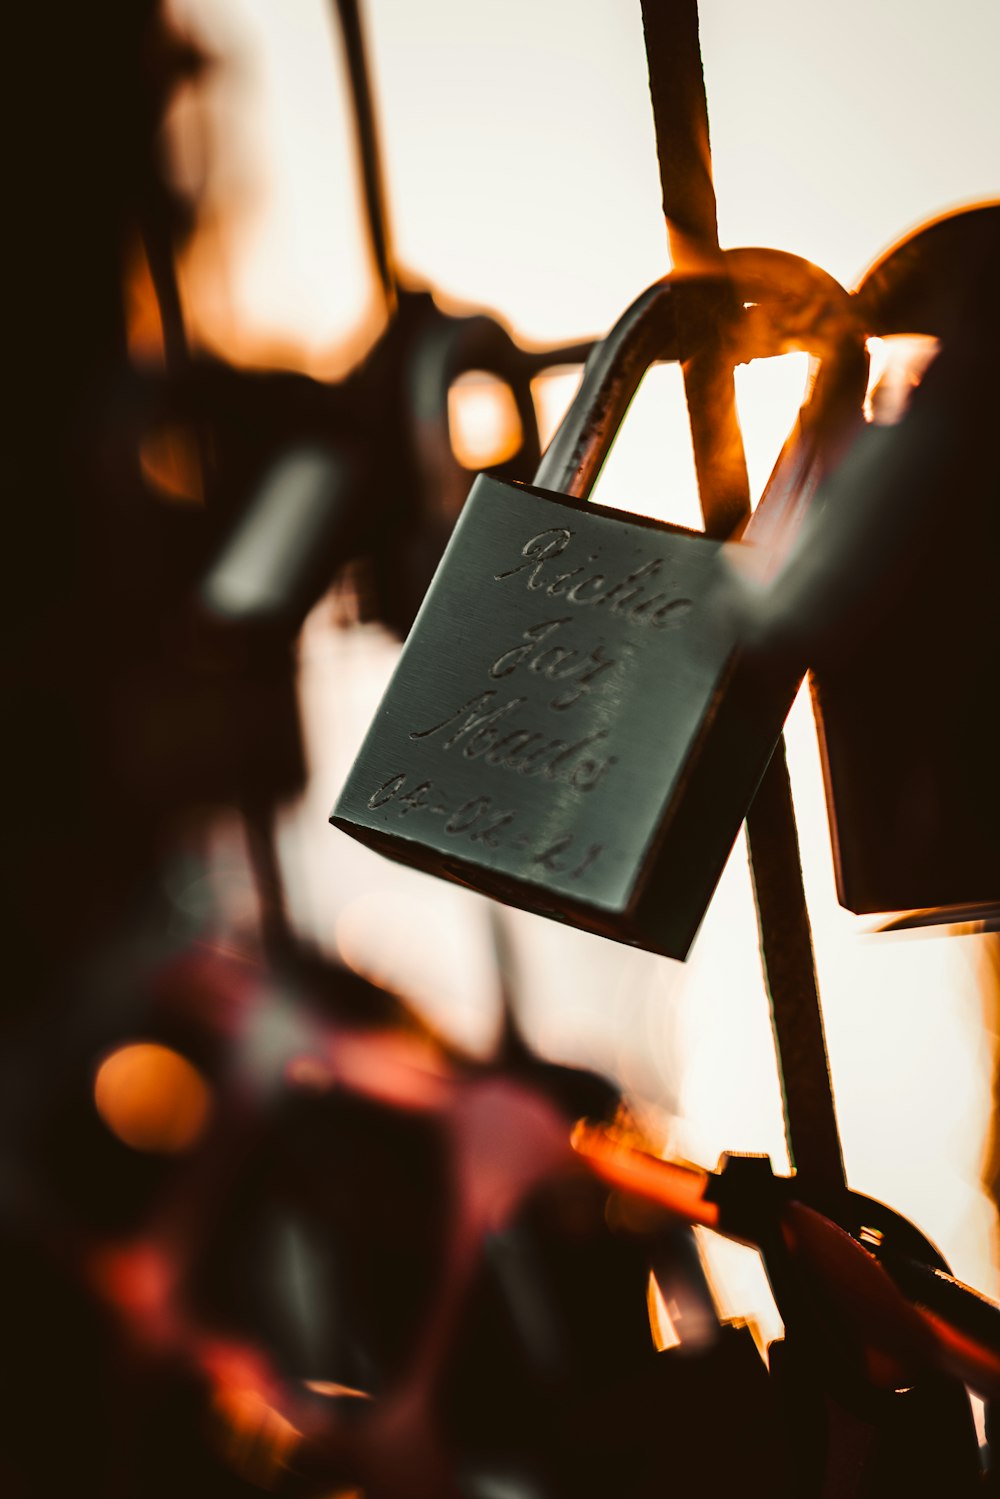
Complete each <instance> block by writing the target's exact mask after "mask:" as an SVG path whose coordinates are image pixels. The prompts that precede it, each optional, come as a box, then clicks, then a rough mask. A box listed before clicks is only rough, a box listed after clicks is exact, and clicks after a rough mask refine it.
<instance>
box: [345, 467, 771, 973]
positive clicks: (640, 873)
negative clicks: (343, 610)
mask: <svg viewBox="0 0 1000 1499" xmlns="http://www.w3.org/2000/svg"><path fill="white" fill-rule="evenodd" d="M719 553H720V543H718V542H715V541H712V540H710V539H709V538H707V537H705V536H703V535H701V534H700V533H697V532H691V531H687V530H684V529H682V528H680V527H676V526H671V525H666V524H663V523H660V522H657V521H652V520H647V519H643V518H637V517H634V516H630V515H626V514H623V513H622V512H620V511H617V510H610V509H607V508H605V507H603V506H598V505H591V504H586V503H583V502H580V501H576V500H571V499H567V498H566V497H564V496H561V495H556V494H551V493H548V492H546V491H543V490H538V489H532V488H528V487H526V486H520V485H512V484H505V483H501V482H499V481H497V480H495V479H492V478H487V477H481V478H479V479H478V480H477V481H476V484H475V485H474V487H473V490H472V493H471V494H470V497H469V499H468V501H467V502H466V506H465V509H464V510H463V513H462V516H461V518H460V521H459V524H458V526H457V527H456V530H455V532H454V535H453V537H452V539H451V542H450V544H449V547H448V550H447V552H446V554H445V557H444V559H443V561H442V563H441V566H440V568H439V570H438V573H437V575H436V577H435V579H434V582H433V584H432V586H431V589H430V591H429V593H428V595H427V598H426V600H425V602H424V604H423V607H422V609H421V611H420V613H419V615H418V617H417V619H416V622H415V624H414V626H413V629H412V631H411V633H410V636H409V638H408V639H407V642H406V645H405V647H404V649H403V653H402V656H401V658H400V661H399V664H398V667H397V670H396V672H395V674H394V676H393V679H392V681H391V683H390V685H389V688H388V690H387V692H386V695H385V697H384V699H383V702H382V704H381V706H380V708H379V710H378V713H377V714H376V717H375V720H374V722H373V724H372V726H371V729H370V731H369V734H368V736H367V738H366V740H365V742H364V745H363V747H362V749H361V752H360V754H359V756H358V759H357V761H356V763H355V765H354V767H353V769H352V771H351V774H350V776H349V778H348V780H347V783H346V785H345V787H344V790H343V792H342V794H341V796H340V799H339V801H338V803H337V806H336V808H335V810H334V813H333V815H332V817H331V821H332V822H333V823H334V824H335V825H336V826H337V827H340V828H342V829H344V830H345V831H346V832H348V833H351V834H352V835H353V836H354V837H357V838H359V839H361V840H362V841H363V842H365V843H368V844H370V845H371V846H372V847H374V848H377V849H379V850H381V851H383V852H385V853H387V854H390V855H391V856H392V857H393V858H396V859H399V860H402V861H404V862H406V863H410V864H414V865H417V866H419V867H420V868H423V869H427V870H430V871H432V872H434V873H436V874H439V875H444V876H446V877H448V878H451V879H455V880H458V881H461V882H463V883H466V884H469V885H472V886H474V887H476V888H477V889H480V890H483V891H485V892H487V893H489V894H491V895H493V896H496V897H498V898H499V899H502V900H504V901H507V902H508V903H510V904H514V905H518V906H523V907H526V908H528V909H530V910H533V911H536V912H540V913H542V914H545V915H548V916H552V917H556V918H557V919H560V920H565V921H569V922H572V923H573V924H574V925H577V926H580V927H583V928H585V929H588V930H591V931H595V932H600V933H602V934H604V935H605V936H609V937H613V938H616V939H617V940H619V941H623V942H629V943H633V944H637V945H641V946H643V947H647V948H650V949H652V950H654V951H658V952H662V953H666V954H668V955H670V956H673V957H684V956H686V954H687V951H688V949H689V947H690V944H691V942H692V940H693V938H694V935H695V933H696V931H697V929H698V926H699V925H700V922H701V919H702V916H703V915H704V912H705V909H706V907H707V905H708V902H709V900H710V898H711V894H712V891H713V890H714V887H715V884H716V882H717V880H718V876H719V874H720V873H721V870H722V867H723V865H724V863H725V860H726V857H727V855H728V853H729V851H730V849H731V847H732V844H733V841H734V839H735V837H736V833H737V831H738V829H739V825H740V822H741V820H742V818H743V816H744V815H745V812H746V808H747V806H748V804H749V801H750V799H751V798H752V796H753V792H754V789H755V787H756V785H757V782H758V780H759V778H760V776H761V774H762V772H763V769H764V767H765V766H766V763H767V760H768V758H769V756H770V753H771V751H772V749H773V747H774V744H775V742H776V739H777V737H778V735H779V734H780V731H781V726H782V723H783V721H784V717H785V714H786V712H787V709H788V706H789V703H790V701H791V697H792V694H793V692H794V686H795V684H794V682H790V681H782V682H776V681H775V680H774V679H773V678H771V677H768V678H766V679H765V678H764V677H763V676H762V675H761V674H760V669H759V668H755V669H753V670H751V668H750V667H749V666H748V665H747V663H746V662H745V661H743V660H742V658H741V657H740V655H739V654H738V652H737V651H736V649H735V647H736V640H735V636H734V632H733V627H732V626H731V625H730V624H729V623H728V621H727V619H726V617H725V616H724V615H723V614H721V613H720V612H719V611H718V610H717V609H716V608H714V607H713V595H714V587H715V581H716V575H717V568H718V563H719Z"/></svg>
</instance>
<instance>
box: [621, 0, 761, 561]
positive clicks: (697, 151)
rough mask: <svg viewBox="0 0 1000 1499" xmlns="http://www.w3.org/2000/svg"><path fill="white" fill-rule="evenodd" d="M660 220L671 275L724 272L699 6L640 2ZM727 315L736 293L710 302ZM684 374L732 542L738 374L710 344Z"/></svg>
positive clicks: (702, 484)
mask: <svg viewBox="0 0 1000 1499" xmlns="http://www.w3.org/2000/svg"><path fill="white" fill-rule="evenodd" d="M642 21H643V29H644V31H645V36H646V55H647V58H648V62H649V91H650V97H651V99H652V104H653V124H654V128H655V131H656V151H657V156H658V158H659V163H660V187H661V189H662V193H663V214H664V218H665V219H666V225H667V243H668V245H669V249H670V258H671V260H672V261H673V264H674V268H675V269H676V270H679V271H691V272H693V273H696V272H701V273H704V272H706V271H709V272H711V271H716V272H718V271H720V270H721V268H722V267H721V257H720V255H719V226H718V221H717V218H716V208H715V189H714V187H713V186H712V159H711V150H710V146H709V134H708V103H707V100H706V98H705V80H704V76H703V74H702V66H701V49H700V46H699V43H698V6H697V3H696V0H670V3H669V4H667V5H664V4H663V3H662V0H642ZM712 296H713V299H714V300H715V303H716V308H717V311H718V313H719V314H720V315H724V314H725V312H726V311H727V304H730V305H731V304H732V302H733V294H732V292H730V291H728V290H727V288H726V287H725V284H723V285H721V286H720V287H719V289H718V290H717V291H715V292H714V293H712ZM698 343H699V344H700V345H701V346H703V347H704V353H701V354H698V355H696V356H694V357H693V358H691V359H689V360H687V361H686V362H685V365H684V393H685V395H686V397H687V404H688V419H689V421H690V424H691V443H692V447H693V449H694V461H695V470H696V473H697V475H698V489H699V493H700V495H701V504H702V510H703V512H704V516H705V530H706V531H707V532H708V534H709V535H710V536H716V537H725V536H729V535H730V534H731V533H732V531H733V530H734V529H735V528H736V526H737V525H739V523H740V522H741V521H742V520H744V519H745V518H746V516H747V515H748V514H749V513H750V489H749V484H748V481H747V470H746V458H745V456H744V452H743V437H742V434H741V432H740V423H739V415H738V413H737V410H736V388H735V385H734V382H733V370H732V365H731V364H728V363H727V362H726V361H725V360H724V359H722V358H720V356H719V354H718V353H717V351H716V350H715V349H713V348H712V346H711V343H707V344H706V343H705V340H704V338H701V339H699V340H698Z"/></svg>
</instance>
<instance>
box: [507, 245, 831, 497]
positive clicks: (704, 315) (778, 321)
mask: <svg viewBox="0 0 1000 1499" xmlns="http://www.w3.org/2000/svg"><path fill="white" fill-rule="evenodd" d="M724 272H725V273H723V274H720V275H718V276H716V275H696V276H692V275H689V274H684V273H678V272H676V271H675V272H671V273H670V274H669V275H667V276H664V278H663V280H662V281H657V282H655V283H654V284H653V285H652V286H650V287H648V288H647V290H646V291H644V292H643V293H642V295H641V296H639V297H638V298H637V299H636V300H635V301H634V302H633V303H632V305H631V307H629V308H628V309H627V311H626V312H624V313H623V314H622V316H621V317H620V318H619V319H618V322H617V323H616V324H615V326H614V327H613V328H612V329H611V331H610V333H609V334H608V335H607V337H606V338H604V339H603V340H602V341H601V342H600V343H598V344H596V345H595V347H594V350H593V352H592V354H591V356H590V358H589V359H588V361H587V364H586V366H585V368H584V372H583V381H582V383H581V385H580V389H579V391H578V392H577V394H576V397H575V399H574V400H573V403H572V405H571V406H570V408H569V410H568V411H567V413H566V415H565V417H564V418H563V420H562V422H561V424H560V426H559V429H558V431H557V432H556V434H555V436H554V437H553V439H552V441H551V443H550V444H549V446H548V448H547V449H546V451H545V453H544V455H543V457H542V461H541V463H540V465H539V468H538V471H537V474H536V476H535V483H536V484H537V485H538V486H539V487H540V488H543V489H551V490H557V491H559V492H560V493H563V494H568V495H572V496H574V497H575V498H577V499H587V498H588V496H589V495H590V492H591V490H592V489H593V486H594V484H595V482H596V480H597V476H598V473H599V472H600V469H601V466H602V464H603V462H604V460H605V458H606V457H607V454H608V451H609V450H610V447H611V443H612V441H613V438H614V435H615V433H616V432H617V430H618V428H619V426H620V425H621V423H622V421H623V419H624V417H625V413H626V411H627V410H628V406H629V403H630V402H631V400H632V398H633V396H634V395H635V393H636V391H637V390H638V388H639V384H640V381H641V380H642V378H643V376H644V375H645V373H646V371H647V370H648V369H649V368H650V366H651V365H653V364H655V363H657V362H658V361H670V360H675V361H680V362H682V361H684V360H686V359H689V358H691V357H692V356H693V355H694V354H695V353H697V352H698V351H699V348H701V347H704V346H706V345H708V346H710V345H713V344H714V345H715V346H718V345H719V343H720V342H722V343H723V344H724V345H725V344H728V345H729V347H730V354H731V357H732V360H733V362H734V363H746V362H748V361H749V360H751V359H756V358H766V357H769V356H771V355H774V354H784V353H788V352H789V351H792V350H805V351H806V352H808V353H811V354H814V355H817V356H819V357H820V358H821V359H826V358H829V357H830V356H831V355H832V354H834V353H835V352H836V350H837V349H838V348H840V347H842V346H843V345H844V344H845V341H846V342H851V341H854V342H857V339H858V328H857V320H856V318H855V316H854V313H853V309H852V306H851V301H850V298H849V297H848V295H847V292H846V291H845V290H844V289H843V287H842V286H840V284H839V283H838V282H837V281H835V280H834V278H833V277H832V276H829V275H827V273H826V272H825V271H822V270H820V269H819V267H818V266H814V265H812V264H811V263H810V262H809V261H807V260H803V259H802V258H801V257H799V256H797V255H789V254H786V253H784V252H782V251H778V250H766V249H739V250H728V251H726V252H724ZM726 273H728V274H726ZM730 287H732V288H733V290H734V291H735V294H736V297H737V298H738V300H739V307H738V310H737V313H736V315H735V317H734V316H733V314H732V312H731V311H727V309H726V305H725V304H726V301H727V298H726V295H725V294H726V292H727V290H728V289H729V288H730Z"/></svg>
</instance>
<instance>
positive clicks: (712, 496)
mask: <svg viewBox="0 0 1000 1499" xmlns="http://www.w3.org/2000/svg"><path fill="white" fill-rule="evenodd" d="M641 3H642V18H643V29H644V32H645V39H646V55H647V60H648V66H649V79H650V95H651V98H652V105H653V122H654V127H655V131H656V150H657V156H658V158H659V163H660V184H661V187H662V191H663V212H664V217H665V219H666V224H667V237H668V243H669V247H670V254H671V258H672V259H673V261H674V265H675V267H676V268H678V269H680V270H685V269H691V270H701V271H704V270H705V269H708V268H715V267H717V266H718V263H719V237H718V221H717V216H716V203H715V190H714V188H713V186H712V172H711V153H710V146H709V133H708V105H707V100H706V97H705V80H704V74H703V71H702V62H701V49H700V45H699V40H698V7H697V0H671V3H670V4H667V5H664V4H662V3H658V0H641ZM719 310H720V312H723V313H724V311H725V307H724V305H723V306H722V307H720V309H719ZM684 378H685V394H686V396H687V402H688V412H689V418H690V423H691V440H692V445H693V448H694V456H695V467H696V471H697V475H698V484H699V489H700V494H701V504H702V510H703V513H704V516H705V529H706V531H708V532H709V533H710V534H712V535H715V536H719V535H728V534H729V533H730V532H731V531H732V529H733V527H734V525H735V524H737V523H739V522H740V521H741V520H745V519H746V517H747V516H748V515H749V513H750V494H749V484H748V480H747V471H746V458H745V454H744V451H743V439H742V434H741V432H740V428H739V419H738V415H737V411H736V392H735V386H734V382H733V371H732V366H731V365H730V364H727V362H726V361H725V360H724V359H723V358H722V357H720V355H719V354H718V352H717V351H716V350H715V349H713V348H712V347H711V345H708V346H707V347H706V352H705V353H704V354H703V355H701V356H699V357H698V358H696V359H692V360H690V361H688V363H687V364H686V365H685V369H684ZM747 839H748V845H749V855H750V869H751V874H752V878H753V887H754V900H755V903H756V907H757V925H758V930H759V933H760V948H761V958H762V962H763V969H764V979H765V983H766V985H767V990H768V997H769V1000H770V1005H771V1023H772V1026H773V1030H774V1039H775V1047H776V1050H777V1054H778V1069H779V1073H780V1076H781V1079H782V1092H783V1102H784V1112H785V1134H786V1138H787V1141H788V1153H789V1157H790V1159H791V1162H792V1165H793V1167H794V1168H795V1169H796V1171H797V1172H798V1174H799V1175H800V1176H802V1177H803V1178H804V1179H805V1180H807V1181H808V1182H809V1184H810V1185H811V1187H812V1189H813V1192H818V1193H820V1194H821V1195H824V1196H825V1195H827V1194H831V1193H836V1192H838V1191H841V1190H843V1189H844V1187H845V1185H846V1182H845V1176H844V1163H843V1157H842V1155H841V1149H840V1136H839V1132H838V1129H837V1118H836V1110H835V1107H834V1101H833V1089H832V1086H831V1082H830V1070H829V1063H828V1059H827V1052H826V1040H825V1037H824V1033H823V1018H822V1011H821V1009H820V999H819V987H818V983H817V978H816V965H815V960H814V957H813V947H812V934H811V931H810V926H809V913H808V910H807V907H806V898H805V890H804V888H803V884H802V867H801V864H800V861H799V847H798V836H797V833H796V828H795V811H794V807H793V804H792V793H791V785H790V783H789V779H788V767H787V763H786V760H785V746H784V740H783V739H782V740H780V741H779V743H778V746H777V748H776V749H775V752H774V755H773V756H772V758H771V762H770V765H769V766H768V769H767V771H766V772H765V774H764V777H763V780H762V781H761V785H760V787H759V789H758V791H757V795H756V797H755V799H754V802H753V805H752V806H751V808H750V812H749V814H748V816H747Z"/></svg>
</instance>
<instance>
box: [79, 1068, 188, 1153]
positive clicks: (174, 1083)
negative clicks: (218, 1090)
mask: <svg viewBox="0 0 1000 1499" xmlns="http://www.w3.org/2000/svg"><path fill="white" fill-rule="evenodd" d="M94 1103H95V1105H96V1107H97V1112H98V1113H99V1114H100V1116H101V1118H102V1119H103V1120H104V1123H105V1124H106V1125H107V1127H108V1129H109V1130H110V1131H111V1133H112V1134H113V1135H116V1136H117V1137H118V1139H119V1140H121V1141H122V1142H123V1143H124V1144H126V1145H130V1146H131V1147H132V1149H133V1150H143V1151H149V1152H151V1153H153V1154H156V1155H179V1154H181V1153H183V1152H185V1151H188V1150H191V1149H192V1148H193V1147H194V1146H195V1145H197V1143H198V1141H199V1140H200V1139H201V1138H202V1136H203V1134H204V1132H205V1129H206V1128H207V1126H208V1122H209V1119H210V1117H211V1114H212V1103H213V1100H212V1092H211V1089H210V1088H209V1086H208V1084H207V1083H206V1082H205V1080H204V1078H203V1077H202V1075H201V1073H200V1072H199V1071H198V1069H197V1068H196V1067H195V1066H193V1064H192V1063H191V1062H189V1061H188V1060H187V1059H186V1058H185V1057H182V1056H181V1055H180V1053H179V1052H176V1051H172V1050H171V1049H170V1047H168V1046H160V1045H158V1044H157V1043H155V1042H152V1041H136V1042H131V1043H129V1044H128V1045H126V1046H120V1047H118V1049H117V1050H116V1051H113V1052H112V1053H111V1055H110V1056H108V1057H105V1059H104V1061H103V1062H102V1063H101V1064H100V1066H99V1067H98V1069H97V1075H96V1077H95V1079H94Z"/></svg>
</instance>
